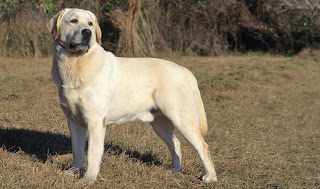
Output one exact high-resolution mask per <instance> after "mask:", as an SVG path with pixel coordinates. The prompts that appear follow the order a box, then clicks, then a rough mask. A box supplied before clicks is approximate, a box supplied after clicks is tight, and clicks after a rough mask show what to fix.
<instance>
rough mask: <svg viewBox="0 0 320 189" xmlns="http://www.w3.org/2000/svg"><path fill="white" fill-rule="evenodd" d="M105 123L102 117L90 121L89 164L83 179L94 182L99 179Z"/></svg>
mask: <svg viewBox="0 0 320 189" xmlns="http://www.w3.org/2000/svg"><path fill="white" fill-rule="evenodd" d="M103 123H104V120H102V119H101V120H98V121H97V120H95V121H89V122H88V140H89V142H88V166H87V171H86V173H85V175H84V177H83V179H82V181H85V182H92V181H95V180H96V179H97V176H98V173H99V170H100V164H101V159H102V156H103V151H104V137H105V132H106V127H105V125H104V124H103Z"/></svg>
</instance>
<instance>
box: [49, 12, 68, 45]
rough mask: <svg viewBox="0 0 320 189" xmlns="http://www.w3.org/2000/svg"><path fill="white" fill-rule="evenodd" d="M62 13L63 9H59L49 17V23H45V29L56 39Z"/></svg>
mask: <svg viewBox="0 0 320 189" xmlns="http://www.w3.org/2000/svg"><path fill="white" fill-rule="evenodd" d="M63 13H64V10H62V11H59V12H58V13H57V14H56V15H54V16H53V17H52V18H51V19H50V21H49V23H48V24H47V29H48V30H49V31H50V32H51V33H52V36H53V38H54V39H57V38H58V37H59V32H60V23H61V17H62V15H63Z"/></svg>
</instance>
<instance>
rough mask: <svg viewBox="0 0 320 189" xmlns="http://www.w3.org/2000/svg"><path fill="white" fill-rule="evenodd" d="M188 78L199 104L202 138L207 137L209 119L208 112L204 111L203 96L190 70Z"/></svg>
mask: <svg viewBox="0 0 320 189" xmlns="http://www.w3.org/2000/svg"><path fill="white" fill-rule="evenodd" d="M187 77H188V80H189V82H190V85H191V87H192V91H193V94H194V97H195V100H196V103H197V112H198V117H199V124H200V125H199V126H200V132H201V134H202V136H205V135H206V134H207V131H208V124H207V117H206V112H205V110H204V105H203V102H202V99H201V94H200V90H199V87H198V82H197V80H196V78H195V77H194V75H193V74H192V73H191V72H190V71H189V70H188V71H187Z"/></svg>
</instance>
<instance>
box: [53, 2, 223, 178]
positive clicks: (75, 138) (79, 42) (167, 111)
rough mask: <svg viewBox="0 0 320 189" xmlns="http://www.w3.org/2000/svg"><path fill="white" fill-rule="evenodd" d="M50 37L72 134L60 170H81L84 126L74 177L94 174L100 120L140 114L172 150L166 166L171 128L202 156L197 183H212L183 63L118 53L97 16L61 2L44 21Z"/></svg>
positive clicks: (202, 122) (195, 97) (203, 128)
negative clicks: (104, 42) (66, 164)
mask: <svg viewBox="0 0 320 189" xmlns="http://www.w3.org/2000/svg"><path fill="white" fill-rule="evenodd" d="M47 28H48V30H49V31H50V32H51V33H52V36H53V40H54V42H53V51H54V57H53V63H52V70H51V75H52V78H53V80H54V82H55V84H56V86H57V88H58V92H59V98H60V106H61V108H62V110H63V112H64V114H65V116H66V118H67V123H68V127H69V130H70V133H71V141H72V153H73V162H72V165H71V168H70V169H69V170H67V171H66V172H67V173H68V174H72V175H79V172H80V170H81V169H82V168H83V162H84V150H85V144H86V132H87V131H88V150H87V155H88V162H87V163H88V164H87V170H86V172H85V174H84V176H83V178H81V179H80V180H82V181H83V182H93V181H95V180H96V179H97V176H98V173H99V171H100V164H101V160H102V156H103V153H104V138H105V132H106V126H107V125H110V124H121V123H126V122H132V121H134V120H141V121H143V122H149V123H151V125H152V127H153V129H154V130H155V132H156V133H157V134H158V136H159V137H160V138H161V139H162V140H163V141H164V142H165V143H166V145H167V146H168V149H169V151H170V153H171V156H172V167H171V170H172V171H175V172H179V171H181V158H182V156H181V150H180V142H179V140H178V138H177V137H176V135H175V130H178V131H179V132H180V133H181V134H182V135H183V136H184V137H185V138H186V139H187V140H188V141H189V142H190V144H191V145H192V146H193V147H194V148H195V149H196V151H197V152H198V153H199V156H200V158H201V160H202V162H203V166H204V169H205V175H204V176H203V177H202V180H203V181H204V182H212V181H217V176H216V172H215V169H214V165H213V163H212V159H211V157H210V152H209V148H208V145H207V144H206V142H205V141H204V139H203V136H204V135H205V134H206V133H207V118H206V115H205V110H204V106H203V102H202V99H201V95H200V91H199V88H198V84H197V80H196V78H195V77H194V75H193V74H192V73H191V72H190V71H189V70H188V69H186V68H184V67H182V66H179V65H177V64H175V63H173V62H170V61H166V60H162V59H155V58H121V57H116V56H115V55H113V54H112V53H111V52H106V51H105V50H104V49H103V48H102V47H101V46H100V45H101V29H100V27H99V24H98V21H97V18H96V16H95V15H94V14H93V13H92V12H90V11H87V10H82V9H75V8H73V9H69V8H66V9H64V10H62V11H60V12H58V13H57V14H56V15H55V16H53V17H52V18H51V20H50V21H49V23H48V24H47Z"/></svg>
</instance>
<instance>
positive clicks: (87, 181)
mask: <svg viewBox="0 0 320 189" xmlns="http://www.w3.org/2000/svg"><path fill="white" fill-rule="evenodd" d="M95 181H96V179H94V178H90V177H86V176H84V177H83V178H81V179H79V181H78V184H81V185H90V184H93V183H94V182H95Z"/></svg>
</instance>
